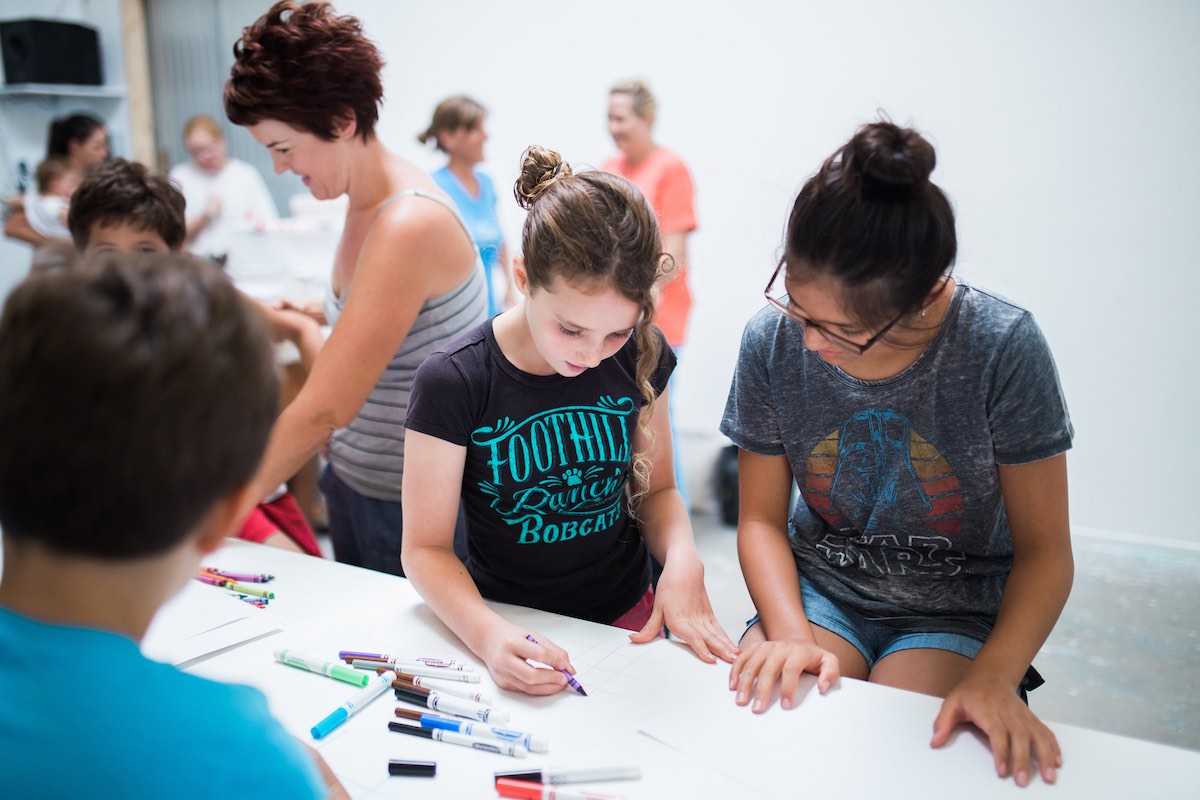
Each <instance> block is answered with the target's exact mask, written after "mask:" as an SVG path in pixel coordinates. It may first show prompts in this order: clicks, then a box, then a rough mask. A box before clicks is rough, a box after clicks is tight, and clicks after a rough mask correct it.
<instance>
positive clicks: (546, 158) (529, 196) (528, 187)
mask: <svg viewBox="0 0 1200 800" xmlns="http://www.w3.org/2000/svg"><path fill="white" fill-rule="evenodd" d="M570 176H571V165H570V164H568V163H567V162H566V161H563V157H562V156H561V155H560V154H558V153H556V152H554V151H553V150H548V149H546V148H545V147H538V146H537V145H532V146H530V147H528V148H527V149H526V150H525V152H524V153H522V154H521V176H520V177H519V178H517V183H516V185H515V186H513V196H515V197H516V198H517V205H519V206H520V207H521V208H524V209H529V208H530V206H532V205H533V204H534V202H535V201H536V200H537V199H538V198H539V197H541V196H542V194H543V193H544V192H545V191H546V190H547V189H549V188H550V187H551V186H552V185H553V184H554V182H555V181H558V180H560V179H562V178H568V177H570Z"/></svg>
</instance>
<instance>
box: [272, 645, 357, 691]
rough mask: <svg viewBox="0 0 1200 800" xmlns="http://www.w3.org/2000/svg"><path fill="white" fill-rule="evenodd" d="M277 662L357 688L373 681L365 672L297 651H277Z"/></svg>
mask: <svg viewBox="0 0 1200 800" xmlns="http://www.w3.org/2000/svg"><path fill="white" fill-rule="evenodd" d="M275 660H276V661H278V662H279V663H280V664H287V665H288V666H289V667H297V668H299V669H306V670H308V671H309V672H317V673H320V674H321V675H325V676H327V677H330V678H337V679H338V680H339V681H344V682H346V683H350V684H353V685H355V686H366V685H367V681H369V680H371V677H372V676H371V675H368V674H367V673H365V672H359V671H358V670H356V669H351V668H350V667H347V666H346V665H345V664H341V663H338V662H336V661H322V660H321V659H319V658H313V657H312V656H306V655H304V654H303V653H297V652H296V651H295V650H276V651H275Z"/></svg>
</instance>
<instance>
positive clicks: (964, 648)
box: [742, 578, 983, 671]
mask: <svg viewBox="0 0 1200 800" xmlns="http://www.w3.org/2000/svg"><path fill="white" fill-rule="evenodd" d="M800 597H801V599H802V600H803V601H804V614H805V616H807V617H808V621H809V622H811V623H812V624H813V625H819V626H820V627H822V628H824V629H825V630H827V631H829V632H830V633H834V634H837V635H838V636H840V637H842V638H843V639H845V640H846V641H847V642H849V643H850V644H852V645H854V649H855V650H857V651H858V652H859V653H861V654H862V657H863V659H864V660H866V662H867V669H868V671H869V670H873V669H875V665H876V664H878V663H879V662H880V661H882V660H883V659H884V658H885V657H887V656H889V655H891V654H892V653H896V652H899V651H901V650H915V649H918V648H929V649H933V650H948V651H949V652H951V653H958V654H959V655H960V656H966V657H967V658H970V659H974V658H975V656H976V654H978V653H979V649H980V648H981V647H983V642H981V641H979V640H978V639H974V638H972V637H970V636H966V635H964V634H961V633H949V632H944V631H934V632H928V631H924V632H914V631H902V630H896V629H895V628H892V627H890V626H889V625H887V624H886V623H884V622H881V621H879V620H872V619H866V618H864V617H861V616H859V615H858V614H855V613H854V612H853V611H850V610H849V609H846V608H844V607H842V606H841V605H838V604H837V603H836V602H834V601H833V600H830V599H829V598H828V597H826V596H825V595H823V594H821V593H820V592H818V591H817V590H816V589H815V588H813V585H812V583H811V582H809V581H806V580H805V579H804V578H801V579H800ZM759 620H760V617H759V615H758V614H755V615H754V617H753V618H752V619H751V620H750V621H749V622H747V623H746V629H747V630H749V629H750V627H751V626H753V625H754V624H755V623H756V622H758V621H759ZM742 635H743V636H744V635H745V634H744V633H743V634H742Z"/></svg>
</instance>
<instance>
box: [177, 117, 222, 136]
mask: <svg viewBox="0 0 1200 800" xmlns="http://www.w3.org/2000/svg"><path fill="white" fill-rule="evenodd" d="M197 128H199V129H200V130H202V131H204V132H205V133H207V134H209V135H211V136H212V137H213V138H214V139H219V140H221V141H224V139H225V131H223V130H221V124H220V123H219V122H217V120H216V119H215V118H214V117H212V116H210V115H208V114H197V115H196V116H194V117H192V118H191V119H189V120H188V121H187V122H185V123H183V138H184V139H187V137H189V136H191V135H192V132H193V131H195V130H196V129H197Z"/></svg>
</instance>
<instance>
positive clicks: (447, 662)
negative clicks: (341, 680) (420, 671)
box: [338, 650, 475, 670]
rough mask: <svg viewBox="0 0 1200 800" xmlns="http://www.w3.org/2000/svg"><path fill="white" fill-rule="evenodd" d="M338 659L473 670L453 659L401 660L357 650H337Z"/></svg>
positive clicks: (395, 657) (471, 667)
mask: <svg viewBox="0 0 1200 800" xmlns="http://www.w3.org/2000/svg"><path fill="white" fill-rule="evenodd" d="M338 658H340V659H342V660H343V661H353V660H354V659H356V658H361V659H362V660H364V661H391V662H392V663H395V662H397V661H418V662H420V663H422V664H424V665H425V666H427V667H445V668H449V667H459V668H463V667H465V668H466V669H469V670H474V669H475V667H473V666H471V665H470V664H468V663H466V662H465V661H455V660H454V659H453V658H401V657H400V656H390V655H388V654H387V653H360V652H359V651H357V650H339V651H338Z"/></svg>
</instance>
